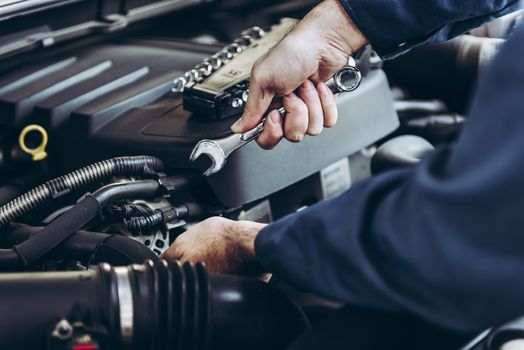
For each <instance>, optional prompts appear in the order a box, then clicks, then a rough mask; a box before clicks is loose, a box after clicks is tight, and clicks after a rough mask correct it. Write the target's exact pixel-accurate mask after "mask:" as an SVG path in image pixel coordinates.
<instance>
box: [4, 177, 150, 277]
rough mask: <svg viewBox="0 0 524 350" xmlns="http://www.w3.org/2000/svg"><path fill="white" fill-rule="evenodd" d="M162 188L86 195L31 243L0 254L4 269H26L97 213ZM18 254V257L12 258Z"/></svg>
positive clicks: (118, 187)
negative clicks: (104, 208)
mask: <svg viewBox="0 0 524 350" xmlns="http://www.w3.org/2000/svg"><path fill="white" fill-rule="evenodd" d="M159 190H160V185H159V183H158V182H157V181H155V180H143V181H136V182H130V183H119V184H111V185H107V186H104V187H102V188H101V189H99V190H98V191H96V192H95V193H93V194H91V195H87V196H86V197H84V198H83V199H82V200H80V202H78V203H77V204H76V205H75V206H74V207H73V208H71V209H70V210H68V211H67V212H65V213H64V214H62V215H61V216H59V217H58V218H57V219H56V220H54V221H53V222H51V223H50V224H49V225H47V226H46V227H45V228H43V229H42V230H41V231H40V232H39V233H38V234H36V235H35V236H34V237H31V238H30V239H28V240H26V241H24V242H22V243H20V244H18V245H16V246H14V247H13V248H11V249H2V250H0V262H1V263H2V266H3V267H21V266H27V265H29V264H31V263H32V262H34V261H36V260H38V259H40V258H41V257H42V256H44V255H45V254H47V253H48V252H50V251H51V250H53V249H54V248H56V247H57V246H58V245H59V244H60V243H62V242H63V241H64V240H66V239H67V238H69V237H70V236H71V235H72V234H74V233H75V232H77V231H78V230H80V228H82V227H83V226H84V225H86V224H87V223H88V222H89V221H91V220H92V219H93V218H95V217H96V216H97V214H98V210H99V209H101V208H103V207H104V206H106V205H108V204H110V203H111V202H113V201H117V200H121V199H132V198H147V197H152V196H157V195H158V194H159ZM13 252H15V256H13Z"/></svg>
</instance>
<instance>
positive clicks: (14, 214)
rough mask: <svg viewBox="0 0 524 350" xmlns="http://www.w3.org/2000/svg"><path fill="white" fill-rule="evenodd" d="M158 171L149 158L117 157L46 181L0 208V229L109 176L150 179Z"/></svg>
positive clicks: (156, 163) (158, 162)
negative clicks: (144, 176)
mask: <svg viewBox="0 0 524 350" xmlns="http://www.w3.org/2000/svg"><path fill="white" fill-rule="evenodd" d="M162 169H163V163H162V161H161V160H160V159H158V158H156V157H151V156H137V157H119V158H113V159H108V160H104V161H101V162H98V163H95V164H91V165H88V166H86V167H84V168H81V169H78V170H75V171H73V172H72V173H70V174H67V175H64V176H61V177H58V178H56V179H54V180H51V181H48V182H46V183H44V184H42V185H40V186H38V187H36V188H34V189H32V190H31V191H29V192H26V193H24V194H23V195H21V196H20V197H17V198H15V199H13V200H12V201H10V202H9V203H7V204H5V205H3V206H1V207H0V229H1V228H2V227H4V226H6V225H7V224H8V223H10V222H14V221H15V220H16V219H18V218H20V217H21V216H23V215H25V214H27V213H29V212H30V211H32V210H33V209H34V208H36V207H37V206H39V205H41V204H43V203H44V202H45V201H47V200H49V199H50V198H53V197H57V196H60V195H61V194H64V193H68V192H71V191H73V190H76V189H79V188H81V187H84V186H86V185H89V184H92V183H94V182H97V181H102V180H106V179H108V178H110V177H112V176H131V175H152V174H154V173H156V172H158V171H161V170H162Z"/></svg>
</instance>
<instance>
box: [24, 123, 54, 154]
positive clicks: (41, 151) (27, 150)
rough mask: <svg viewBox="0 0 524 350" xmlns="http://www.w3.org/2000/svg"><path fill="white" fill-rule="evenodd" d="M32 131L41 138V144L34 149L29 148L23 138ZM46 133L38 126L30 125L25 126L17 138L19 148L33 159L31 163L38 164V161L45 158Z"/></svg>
mask: <svg viewBox="0 0 524 350" xmlns="http://www.w3.org/2000/svg"><path fill="white" fill-rule="evenodd" d="M32 131H36V132H38V133H40V135H41V136H42V142H40V145H38V146H37V147H35V148H29V147H28V146H27V145H26V143H25V138H26V136H27V134H29V133H30V132H32ZM47 141H48V136H47V131H46V130H45V129H44V128H43V127H41V126H40V125H36V124H31V125H28V126H26V127H25V128H24V129H23V130H22V132H21V133H20V135H19V136H18V144H19V145H20V148H21V149H22V150H23V151H24V152H25V153H27V154H29V155H31V156H32V157H33V161H35V162H38V161H40V160H44V159H45V158H46V157H47V152H46V151H45V149H46V147H47Z"/></svg>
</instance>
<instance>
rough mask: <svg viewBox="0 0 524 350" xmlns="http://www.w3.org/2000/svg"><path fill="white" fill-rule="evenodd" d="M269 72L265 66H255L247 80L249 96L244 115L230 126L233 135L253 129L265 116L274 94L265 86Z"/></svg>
mask: <svg viewBox="0 0 524 350" xmlns="http://www.w3.org/2000/svg"><path fill="white" fill-rule="evenodd" d="M270 76H271V72H269V71H268V70H267V69H266V65H265V64H263V63H262V64H261V65H256V66H255V67H254V68H253V70H252V72H251V78H250V80H249V95H248V98H247V102H246V106H245V108H244V114H243V115H242V117H241V118H240V119H239V120H237V121H236V122H235V123H234V124H233V125H232V126H231V130H232V131H233V132H235V133H241V132H246V131H248V130H250V129H252V128H254V127H255V126H256V125H257V124H258V123H260V121H261V120H262V118H263V117H264V115H265V114H266V112H267V110H268V108H269V105H270V104H271V101H272V100H273V97H274V96H275V94H274V93H273V92H271V90H270V89H269V88H268V86H267V85H268V84H266V81H267V79H268V78H269V77H270Z"/></svg>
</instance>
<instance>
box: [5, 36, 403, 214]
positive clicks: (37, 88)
mask: <svg viewBox="0 0 524 350" xmlns="http://www.w3.org/2000/svg"><path fill="white" fill-rule="evenodd" d="M218 49H219V47H217V46H213V45H200V44H194V43H188V42H177V41H175V40H127V41H124V42H119V43H114V44H105V45H96V46H94V47H92V48H88V49H86V50H84V51H81V52H74V53H71V54H70V55H65V56H60V57H56V58H55V59H53V60H51V61H46V62H43V63H40V62H38V64H37V65H30V66H29V67H22V68H20V69H19V70H15V71H12V72H11V73H10V74H8V75H6V76H3V77H0V115H1V117H0V124H4V125H10V126H12V127H13V126H15V127H18V128H19V127H23V126H24V125H26V124H28V123H38V124H40V125H43V126H45V127H46V128H47V129H48V131H49V132H50V134H51V135H50V145H51V148H50V150H49V154H50V158H51V159H52V160H54V162H55V164H57V163H58V164H61V165H64V167H69V168H72V167H77V166H80V165H83V164H85V163H87V162H92V161H95V160H100V159H103V158H107V157H111V156H116V155H132V154H151V155H157V156H159V157H161V158H162V159H164V160H165V161H166V162H167V164H168V165H169V166H170V167H172V168H174V169H184V168H195V167H196V168H199V169H200V170H203V169H204V168H205V167H206V166H207V165H208V164H207V161H206V160H205V159H203V160H202V162H200V163H198V162H197V163H190V162H189V159H188V158H189V154H190V152H191V149H192V148H193V146H194V145H195V144H196V143H197V142H198V141H200V140H201V139H203V138H220V137H224V136H227V135H229V134H230V133H231V131H230V130H229V127H230V125H231V124H232V123H233V122H234V120H233V119H226V120H217V121H212V120H209V118H207V117H206V116H202V115H196V114H191V113H189V112H187V111H184V110H183V108H182V97H181V96H180V95H179V94H174V93H171V92H170V88H171V82H172V80H173V79H174V78H176V77H178V76H180V75H182V74H183V72H184V71H186V70H188V69H190V68H191V67H193V66H195V65H196V64H197V63H199V62H201V61H202V60H203V59H204V58H205V57H206V56H209V55H210V54H211V53H214V52H216V51H217V50H218ZM338 105H339V114H340V118H339V123H338V125H337V126H336V127H334V128H332V129H330V130H325V131H324V133H323V134H322V135H320V136H318V137H314V138H313V137H307V138H306V140H304V141H303V142H302V143H300V144H291V143H289V142H287V141H284V142H281V144H280V145H279V146H277V147H276V148H275V149H274V150H273V151H270V152H268V151H263V150H261V149H260V148H258V147H257V145H256V144H255V143H253V144H250V145H247V146H246V147H244V148H242V149H240V150H239V151H238V152H236V153H235V154H233V155H232V156H231V157H230V159H229V160H228V162H227V165H226V167H225V168H224V169H223V170H222V171H221V172H219V173H218V174H216V175H214V176H212V177H210V178H208V182H209V184H210V185H211V187H212V189H213V191H214V192H215V194H216V196H217V197H218V199H219V200H220V201H221V202H222V203H223V204H225V205H227V206H237V205H242V204H246V203H249V202H253V201H256V200H258V199H261V198H264V197H266V196H268V195H269V194H272V193H274V192H276V191H278V190H280V189H282V188H285V187H287V186H289V185H291V184H293V183H295V182H298V181H300V180H301V179H304V178H305V177H307V176H309V175H311V174H314V173H316V172H318V171H319V170H321V169H322V168H324V167H325V166H327V165H329V164H331V163H333V162H335V161H338V160H340V159H342V158H344V157H347V156H349V155H351V154H352V153H354V152H356V151H358V150H360V149H361V148H363V147H365V146H367V145H370V144H372V143H373V142H375V141H376V140H378V139H380V138H382V137H383V136H385V135H387V134H388V133H390V132H391V131H393V130H394V129H396V127H397V126H398V120H397V116H396V113H395V111H394V109H393V104H392V97H391V93H390V89H389V86H388V83H387V79H386V77H385V74H384V73H383V72H382V71H381V70H376V71H373V72H370V73H369V74H368V75H367V76H366V77H364V79H363V82H362V85H361V87H360V88H359V89H358V90H357V91H355V92H352V93H347V94H344V95H341V96H339V98H338ZM204 158H205V157H204Z"/></svg>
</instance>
